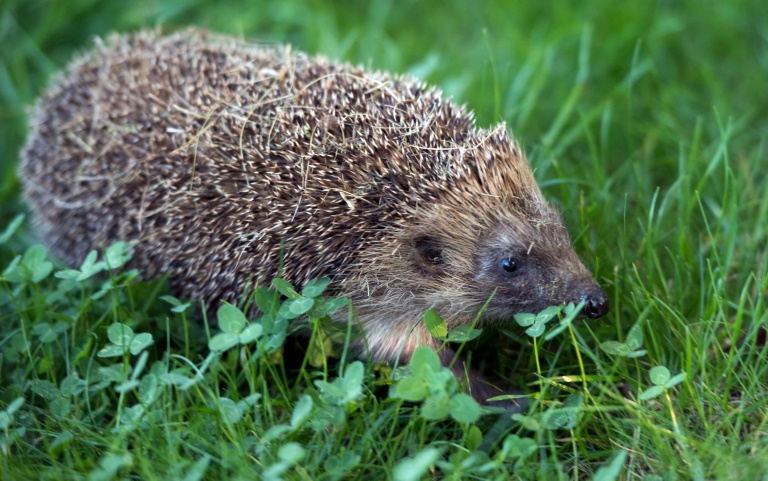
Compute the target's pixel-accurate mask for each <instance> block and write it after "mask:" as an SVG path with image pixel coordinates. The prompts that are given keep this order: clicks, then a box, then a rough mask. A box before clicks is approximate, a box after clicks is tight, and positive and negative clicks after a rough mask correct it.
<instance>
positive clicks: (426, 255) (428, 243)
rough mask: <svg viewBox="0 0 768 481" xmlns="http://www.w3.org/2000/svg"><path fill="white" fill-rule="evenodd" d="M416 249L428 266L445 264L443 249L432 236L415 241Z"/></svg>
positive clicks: (419, 237) (417, 238)
mask: <svg viewBox="0 0 768 481" xmlns="http://www.w3.org/2000/svg"><path fill="white" fill-rule="evenodd" d="M414 247H416V252H418V253H419V256H420V257H421V260H423V261H424V262H426V263H427V264H432V265H440V264H442V263H443V261H444V258H443V248H442V246H441V245H440V243H439V242H438V241H437V239H435V238H434V237H432V236H429V235H421V236H418V237H416V238H415V239H414Z"/></svg>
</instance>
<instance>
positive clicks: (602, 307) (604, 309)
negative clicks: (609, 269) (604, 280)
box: [582, 289, 609, 319]
mask: <svg viewBox="0 0 768 481" xmlns="http://www.w3.org/2000/svg"><path fill="white" fill-rule="evenodd" d="M583 300H584V309H583V310H582V312H583V313H584V314H585V315H586V316H587V317H591V318H592V319H597V318H598V317H603V316H604V315H606V314H607V313H608V304H609V303H608V296H606V295H605V292H603V291H602V289H597V290H594V291H592V292H590V293H589V294H586V295H585V296H584V298H583Z"/></svg>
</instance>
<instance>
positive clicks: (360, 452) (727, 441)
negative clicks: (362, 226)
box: [0, 0, 768, 480]
mask: <svg viewBox="0 0 768 481" xmlns="http://www.w3.org/2000/svg"><path fill="white" fill-rule="evenodd" d="M1 5H2V6H0V8H2V11H0V45H2V48H0V479H7V480H22V479H57V480H59V479H92V480H109V479H129V478H133V479H150V480H151V479H157V480H166V479H186V480H199V479H225V478H226V479H302V480H332V479H363V478H365V479H396V480H409V479H493V480H505V479H547V480H549V479H593V478H594V479H601V480H612V479H645V480H675V479H696V480H705V479H706V480H709V479H723V480H733V479H744V480H753V479H768V474H766V473H768V454H766V453H768V396H766V394H768V352H766V349H768V348H766V343H765V339H766V331H765V322H766V315H767V314H768V313H767V310H766V305H765V301H766V293H768V269H767V268H766V264H767V263H766V245H767V242H768V238H767V237H766V226H768V195H767V194H766V191H767V187H768V186H767V185H766V183H767V178H766V170H768V169H767V168H768V102H767V101H766V99H768V88H767V87H766V79H768V30H766V29H765V25H764V22H762V21H761V19H762V18H764V17H765V13H766V9H765V6H764V2H761V1H759V0H754V1H733V2H696V1H675V2H673V1H656V2H612V1H608V0H595V1H592V2H557V3H554V2H552V3H550V4H549V5H546V4H545V3H544V2H534V1H527V2H502V1H497V2H490V1H489V2H477V3H475V4H471V3H470V2H461V1H451V0H448V1H443V2H437V1H435V2H426V1H424V2H416V1H403V2H390V1H375V2H370V3H368V2H354V1H337V2H334V1H319V0H318V1H306V2H302V1H273V2H234V1H231V2H230V1H221V2H205V1H202V0H179V1H171V0H154V1H149V0H137V1H134V2H123V1H107V0H67V1H65V0H57V1H49V2H45V1H39V0H25V1H21V0H5V1H4V2H3V3H2V4H1ZM158 25H160V26H162V27H163V28H164V29H168V30H174V29H179V28H182V27H185V26H189V25H197V26H203V27H206V28H208V29H210V30H212V31H216V32H222V33H229V34H233V35H238V36H243V37H247V38H249V39H256V40H259V41H266V42H278V43H290V44H292V45H293V46H294V48H296V49H300V50H304V51H307V52H310V53H323V54H325V55H328V56H330V57H332V58H336V59H342V60H345V61H349V62H353V63H361V64H365V65H367V66H370V67H371V68H373V69H383V70H389V71H393V72H409V73H411V74H414V75H416V76H419V77H421V78H423V79H424V80H426V81H428V82H429V83H431V84H434V85H437V86H439V87H440V88H441V89H442V90H443V91H444V93H445V95H446V96H452V97H453V98H454V99H455V100H456V101H458V102H459V103H463V104H466V105H467V106H468V107H469V108H470V109H472V110H473V111H474V112H475V113H476V118H477V123H478V125H480V126H483V127H486V126H490V125H492V124H496V123H498V122H501V121H504V122H506V125H507V128H508V129H510V131H511V132H513V133H514V136H515V137H516V138H517V139H518V140H519V141H520V143H521V145H522V146H523V148H524V150H525V151H526V153H527V156H528V159H529V162H530V163H531V165H532V167H533V168H534V170H535V175H536V178H537V180H538V182H539V184H540V186H541V187H542V190H543V192H544V194H545V195H546V196H547V198H548V199H549V200H550V201H551V202H552V203H553V204H554V205H556V206H557V207H558V208H559V209H560V210H561V211H562V213H563V217H564V219H565V222H566V224H567V226H568V228H569V230H570V232H571V235H572V238H573V240H574V246H575V248H576V251H577V252H578V253H579V255H580V256H581V258H582V259H583V260H584V262H585V264H586V265H587V266H588V268H589V269H590V270H591V271H592V272H593V273H594V274H595V277H596V278H597V279H598V281H599V283H600V284H601V285H602V286H603V288H604V289H605V291H606V292H607V293H608V294H609V297H610V299H611V310H610V313H609V314H608V315H607V316H606V317H604V318H601V319H598V320H587V319H585V318H576V319H571V318H570V317H569V316H566V315H565V313H563V312H561V313H560V314H559V316H560V317H562V320H561V321H558V317H557V316H556V317H554V318H553V319H552V320H550V321H549V323H548V324H546V330H545V332H544V333H543V334H541V335H537V336H535V337H534V336H531V335H530V334H531V331H530V330H528V331H527V332H526V328H525V327H521V326H519V325H518V323H517V322H515V321H514V320H510V321H509V323H508V324H507V325H506V327H505V328H503V329H501V330H499V331H497V332H492V333H491V332H485V333H484V334H485V335H483V336H481V338H480V340H479V341H473V342H470V343H468V344H467V345H466V346H465V347H464V349H465V350H466V351H472V350H473V348H476V347H478V343H480V344H479V347H480V348H479V349H476V351H475V352H477V353H481V352H489V353H491V354H490V355H488V356H481V355H480V354H477V355H476V356H475V357H477V358H479V359H477V361H479V362H478V364H479V365H481V367H482V368H483V369H484V370H485V371H487V372H490V373H493V374H496V375H498V376H500V377H503V378H504V379H508V380H509V381H510V383H511V384H513V385H516V386H517V387H518V388H520V389H522V390H524V391H526V392H528V393H530V394H531V400H532V406H531V409H530V410H529V411H527V412H526V413H524V414H517V415H514V416H512V417H511V416H510V415H509V414H505V413H502V414H499V413H483V414H481V415H479V413H478V412H476V406H474V405H472V404H471V403H467V401H466V399H465V398H463V397H461V396H459V395H458V394H457V393H456V392H454V391H455V389H456V385H455V383H452V382H451V381H450V380H447V379H445V378H444V377H441V376H440V373H441V370H440V366H435V365H434V360H433V359H432V358H431V357H430V356H429V353H424V355H423V356H419V357H418V358H417V359H415V360H414V363H413V365H412V366H411V367H410V369H407V368H405V369H404V368H402V367H401V368H399V369H397V370H392V369H391V367H389V366H385V365H379V364H376V363H372V362H362V363H361V362H357V361H356V359H355V358H353V357H352V356H351V355H350V354H349V353H348V352H347V349H346V348H345V343H344V336H341V338H340V341H339V342H332V340H331V335H330V334H329V333H328V329H327V326H326V325H325V323H324V314H325V312H327V311H329V310H331V309H333V308H334V307H338V305H339V304H340V303H341V302H342V301H334V300H333V299H325V298H323V297H322V287H323V285H322V281H320V282H318V283H316V284H313V285H311V286H303V287H304V291H303V292H302V293H301V294H302V295H303V298H312V299H314V308H313V310H311V311H310V312H309V317H310V318H311V320H310V322H311V324H312V325H313V326H314V329H313V334H312V340H311V341H310V342H309V343H307V341H306V340H304V341H302V340H300V339H299V340H297V339H295V338H294V337H291V336H289V337H287V338H286V335H287V334H290V333H291V332H292V330H293V328H292V327H291V325H290V324H289V323H287V322H286V321H285V319H284V318H283V317H282V315H281V312H285V311H280V308H281V304H286V305H289V304H290V303H291V301H292V300H291V299H290V297H295V296H296V294H295V293H294V292H293V291H292V290H291V289H290V288H289V287H288V286H286V285H285V284H281V283H279V282H278V283H276V286H277V287H278V288H279V293H278V292H276V291H274V290H270V289H267V287H263V288H261V289H260V290H258V291H257V295H256V299H255V302H257V303H259V306H260V307H262V306H263V309H262V311H263V312H264V313H265V316H264V317H261V318H259V319H245V318H244V317H243V316H242V314H241V313H240V311H239V310H238V309H237V308H235V307H226V308H222V309H220V310H219V311H218V312H217V313H216V314H217V317H218V325H217V324H216V322H213V321H214V320H213V319H209V318H208V317H207V316H204V315H203V314H202V313H203V311H204V310H203V309H202V308H201V306H200V305H197V304H196V303H194V301H188V300H185V299H175V298H173V297H170V296H169V291H168V286H167V282H165V280H163V279H157V280H139V277H138V274H139V273H138V272H136V271H132V270H129V269H124V268H121V267H120V266H121V264H122V263H123V262H125V261H126V260H127V256H128V255H129V254H128V253H127V252H126V251H125V248H124V247H125V246H124V245H122V244H116V245H114V246H111V247H110V248H109V249H108V250H105V251H104V252H101V253H98V256H99V257H98V258H97V259H92V260H93V262H90V263H88V264H86V265H83V266H64V265H62V264H60V263H59V262H58V261H57V260H56V259H52V258H50V257H48V256H47V253H46V251H45V249H44V248H43V247H41V246H40V245H39V240H36V239H35V236H34V232H33V231H32V230H31V229H30V225H29V222H28V218H26V217H21V216H20V215H21V214H25V213H26V210H25V206H24V204H23V202H22V201H21V199H20V184H19V182H18V180H17V177H16V165H17V162H18V151H19V148H20V147H21V145H22V144H23V141H24V138H25V132H26V118H25V112H26V109H27V108H28V107H29V106H30V105H31V104H32V103H33V102H34V100H35V98H36V96H37V95H38V94H39V93H40V91H41V90H42V89H43V88H44V87H45V86H46V84H47V82H48V81H49V79H50V78H51V76H52V75H53V74H54V73H56V72H57V71H58V70H59V69H61V68H62V67H63V66H64V65H66V63H67V62H68V61H69V60H70V59H71V58H72V57H73V56H74V55H76V54H77V53H78V52H81V51H83V50H85V49H87V48H88V46H89V45H91V44H92V38H93V37H94V36H103V35H106V34H108V33H110V32H112V31H129V30H134V29H138V28H146V27H156V26H158ZM104 247H105V248H106V247H108V246H104ZM105 259H106V261H107V262H106V263H105V262H104V260H105ZM107 263H108V264H109V266H110V269H107ZM73 267H74V268H76V269H72V268H73ZM284 295H287V296H288V298H287V299H286V298H285V297H284ZM534 314H535V313H534ZM430 316H431V314H430ZM432 319H433V320H434V317H432ZM253 326H258V327H253ZM233 339H234V341H233ZM363 361H365V360H363ZM403 381H405V382H403ZM409 383H410V384H409ZM418 383H423V384H424V385H429V386H430V388H431V391H430V394H429V395H428V396H427V400H426V402H423V403H421V402H408V401H406V400H404V399H403V397H408V396H404V395H403V393H404V392H406V390H405V388H404V387H403V386H407V385H411V386H413V385H415V384H418ZM392 386H397V387H398V388H393V387H392ZM440 403H444V406H445V409H444V410H441V409H434V408H433V407H434V405H436V404H440Z"/></svg>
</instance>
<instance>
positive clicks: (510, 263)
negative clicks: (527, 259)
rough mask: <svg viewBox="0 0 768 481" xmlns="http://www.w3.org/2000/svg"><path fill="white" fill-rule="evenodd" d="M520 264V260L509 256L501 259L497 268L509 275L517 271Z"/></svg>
mask: <svg viewBox="0 0 768 481" xmlns="http://www.w3.org/2000/svg"><path fill="white" fill-rule="evenodd" d="M521 265H522V263H521V262H520V261H518V260H517V259H513V258H511V257H509V258H506V259H502V260H501V262H500V263H499V270H501V273H502V274H504V275H510V274H514V273H515V272H517V271H518V270H519V269H520V267H521Z"/></svg>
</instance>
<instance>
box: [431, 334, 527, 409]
mask: <svg viewBox="0 0 768 481" xmlns="http://www.w3.org/2000/svg"><path fill="white" fill-rule="evenodd" d="M437 354H438V356H439V357H440V362H442V364H443V366H446V367H450V368H451V371H452V372H453V374H454V376H456V377H457V378H459V380H460V381H462V382H463V383H464V384H465V385H466V386H467V388H468V390H469V393H470V394H471V395H472V397H473V398H474V399H475V401H477V402H479V403H480V404H482V405H485V406H498V407H502V408H504V409H506V410H507V411H509V412H521V411H525V410H526V409H527V408H528V398H525V397H517V398H514V399H504V400H501V401H488V399H491V398H493V397H497V396H503V395H516V396H519V395H522V394H524V393H522V392H520V391H515V390H509V389H507V390H502V389H501V388H500V387H498V386H497V383H495V382H492V381H491V380H490V379H488V378H486V377H485V376H483V375H482V374H480V373H479V372H477V370H475V369H474V368H473V367H472V366H470V365H469V363H467V361H466V359H465V358H464V356H459V357H458V359H456V361H455V362H453V361H454V358H456V352H455V351H454V350H453V349H448V348H445V349H443V350H441V351H439V352H438V353H437ZM452 362H453V365H452V366H451V363H452Z"/></svg>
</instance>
